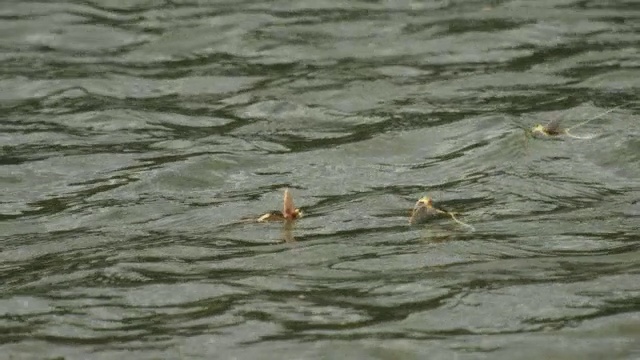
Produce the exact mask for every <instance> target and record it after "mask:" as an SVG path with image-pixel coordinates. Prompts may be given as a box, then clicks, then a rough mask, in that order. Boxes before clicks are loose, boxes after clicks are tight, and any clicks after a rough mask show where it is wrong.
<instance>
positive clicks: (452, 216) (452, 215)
mask: <svg viewBox="0 0 640 360" xmlns="http://www.w3.org/2000/svg"><path fill="white" fill-rule="evenodd" d="M447 214H449V216H451V218H452V219H453V221H455V222H457V223H458V224H460V225H462V226H464V227H466V228H469V229H470V230H471V231H476V228H474V227H473V226H471V225H469V224H467V223H466V222H463V221H460V220H458V218H457V217H456V216H455V215H454V214H453V213H451V212H447Z"/></svg>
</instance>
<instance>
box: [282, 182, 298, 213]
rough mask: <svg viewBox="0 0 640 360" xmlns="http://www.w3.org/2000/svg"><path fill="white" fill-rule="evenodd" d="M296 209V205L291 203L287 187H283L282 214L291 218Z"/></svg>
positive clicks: (291, 198)
mask: <svg viewBox="0 0 640 360" xmlns="http://www.w3.org/2000/svg"><path fill="white" fill-rule="evenodd" d="M295 211H296V207H295V206H294V205H293V196H291V193H290V192H289V189H284V207H283V209H282V214H283V215H284V217H285V218H288V219H291V218H293V216H294V214H295Z"/></svg>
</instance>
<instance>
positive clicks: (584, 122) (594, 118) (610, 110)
mask: <svg viewBox="0 0 640 360" xmlns="http://www.w3.org/2000/svg"><path fill="white" fill-rule="evenodd" d="M628 103H629V102H626V103H624V104H621V105H618V106H616V107H612V108H611V109H609V110H607V111H605V112H603V113H601V114H598V115H596V116H594V117H592V118H591V119H587V120H585V121H583V122H581V123H578V124H576V125H573V126H572V127H570V128H568V129H567V130H566V131H569V130H571V129H573V128H577V127H578V126H582V125H585V124H587V123H589V122H591V121H593V120H596V119H599V118H601V117H603V116H605V115H607V114H608V113H610V112H612V111H613V110H616V109H619V108H621V107H622V106H624V105H627V104H628Z"/></svg>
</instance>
